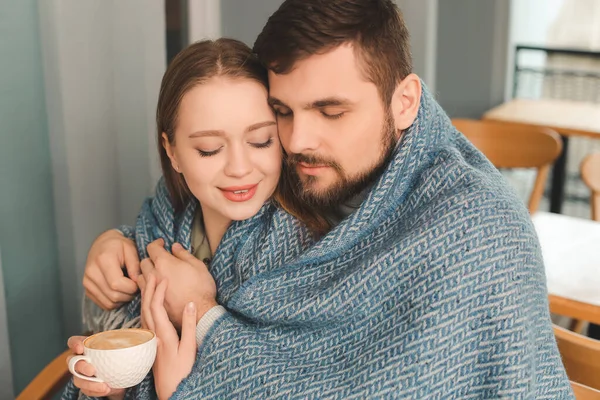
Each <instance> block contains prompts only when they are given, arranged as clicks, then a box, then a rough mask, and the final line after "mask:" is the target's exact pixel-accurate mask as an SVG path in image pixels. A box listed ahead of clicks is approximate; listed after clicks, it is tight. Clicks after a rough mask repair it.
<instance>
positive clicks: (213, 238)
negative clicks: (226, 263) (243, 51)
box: [200, 205, 231, 254]
mask: <svg viewBox="0 0 600 400" xmlns="http://www.w3.org/2000/svg"><path fill="white" fill-rule="evenodd" d="M200 207H201V208H202V220H203V222H204V233H205V234H206V238H207V239H208V244H209V245H210V252H211V253H212V254H215V252H216V251H217V247H219V243H221V239H223V235H225V232H227V228H229V225H231V220H230V219H228V218H226V217H224V216H223V215H222V214H219V213H216V212H215V211H214V210H207V209H204V208H203V207H202V205H200Z"/></svg>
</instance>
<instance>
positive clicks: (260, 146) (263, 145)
mask: <svg viewBox="0 0 600 400" xmlns="http://www.w3.org/2000/svg"><path fill="white" fill-rule="evenodd" d="M248 143H249V144H250V146H252V147H254V148H256V149H266V148H267V147H271V145H272V144H273V137H272V136H271V137H270V138H269V139H267V141H265V142H258V143H257V142H248Z"/></svg>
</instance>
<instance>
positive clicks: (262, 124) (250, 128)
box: [246, 121, 277, 133]
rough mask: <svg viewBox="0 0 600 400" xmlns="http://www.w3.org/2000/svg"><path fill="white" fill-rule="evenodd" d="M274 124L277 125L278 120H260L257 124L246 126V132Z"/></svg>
mask: <svg viewBox="0 0 600 400" xmlns="http://www.w3.org/2000/svg"><path fill="white" fill-rule="evenodd" d="M272 125H277V122H275V121H263V122H258V123H256V124H252V125H250V126H249V127H247V128H246V133H248V132H252V131H255V130H257V129H260V128H264V127H267V126H272Z"/></svg>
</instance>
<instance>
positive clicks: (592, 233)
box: [532, 212, 600, 323]
mask: <svg viewBox="0 0 600 400" xmlns="http://www.w3.org/2000/svg"><path fill="white" fill-rule="evenodd" d="M532 219H533V224H534V226H535V229H536V231H537V234H538V237H539V240H540V244H541V246H542V254H543V257H544V266H545V270H546V282H547V285H548V293H549V295H550V302H551V305H552V303H553V302H554V304H556V305H557V306H558V307H569V306H573V305H572V304H571V305H570V304H569V302H573V301H574V302H578V303H579V304H578V305H577V307H572V308H575V309H586V315H588V318H582V317H580V319H584V320H590V319H589V315H590V313H592V314H593V315H596V318H594V321H592V322H595V323H600V223H599V222H594V221H591V220H586V219H581V218H574V217H569V216H566V215H560V214H553V213H547V212H537V213H535V214H534V215H533V217H532ZM556 312H557V313H559V314H563V315H565V314H566V315H571V316H572V314H573V313H572V312H565V313H561V312H558V311H556ZM573 317H577V316H576V315H575V316H573Z"/></svg>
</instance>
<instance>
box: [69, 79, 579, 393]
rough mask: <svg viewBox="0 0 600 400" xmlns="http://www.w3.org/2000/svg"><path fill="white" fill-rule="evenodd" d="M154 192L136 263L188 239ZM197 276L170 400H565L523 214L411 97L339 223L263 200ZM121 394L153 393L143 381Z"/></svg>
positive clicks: (485, 168)
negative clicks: (185, 368)
mask: <svg viewBox="0 0 600 400" xmlns="http://www.w3.org/2000/svg"><path fill="white" fill-rule="evenodd" d="M165 196H166V192H165V190H164V187H161V186H160V185H159V188H158V194H157V196H156V197H155V198H154V199H150V200H148V201H147V202H146V203H145V205H144V208H143V210H142V212H141V215H140V218H139V220H138V223H137V227H136V229H135V235H134V236H135V239H136V241H137V244H138V247H139V252H140V255H141V256H144V255H145V246H146V245H147V244H148V243H149V242H150V241H151V240H153V239H155V238H158V237H163V238H165V240H166V242H167V244H168V245H170V244H172V243H173V241H174V240H177V241H180V242H182V243H184V244H186V245H189V243H190V225H191V220H192V217H193V213H194V211H193V210H194V208H195V205H190V206H189V207H188V209H187V210H186V211H185V213H183V215H182V216H181V217H180V218H179V219H177V220H175V219H174V218H173V212H172V208H171V206H170V204H169V202H168V200H167V201H165ZM211 273H212V274H213V276H214V278H215V281H216V283H217V289H218V299H217V300H218V301H219V303H220V304H222V305H224V306H225V307H226V308H227V310H228V311H229V313H227V314H226V315H225V316H224V317H222V318H221V319H219V320H218V321H217V322H216V323H215V325H214V326H213V328H212V329H211V331H210V332H209V333H208V335H207V337H206V338H205V340H204V343H203V345H202V346H201V348H199V349H198V354H197V358H196V363H195V366H194V368H193V370H192V373H191V374H190V375H189V377H188V378H186V379H185V380H184V381H183V382H182V383H181V385H180V386H179V387H178V389H177V392H176V393H175V394H174V396H173V398H175V399H189V398H203V399H224V398H243V399H250V398H255V399H278V398H286V399H287V398H297V399H307V398H315V399H321V398H335V399H353V398H356V399H365V398H406V399H484V398H485V399H489V398H511V399H534V398H535V399H572V398H574V397H573V394H572V392H571V389H570V385H569V381H568V379H567V376H566V374H565V371H564V368H563V366H562V363H561V360H560V356H559V353H558V350H557V347H556V342H555V339H554V335H553V332H552V327H551V323H550V318H549V312H548V303H547V293H546V287H545V275H544V268H543V263H542V257H541V251H540V248H539V244H538V240H537V237H536V235H535V231H534V228H533V226H532V223H531V221H530V217H529V214H528V212H527V210H526V209H525V207H524V205H523V204H522V202H521V201H520V200H519V199H518V198H517V197H516V195H515V194H514V192H513V191H512V190H511V189H510V188H509V187H508V186H507V184H506V183H505V181H504V180H503V178H502V176H501V175H500V174H499V172H498V171H497V170H496V169H495V168H494V167H493V166H492V165H491V164H490V163H489V162H488V161H487V160H486V159H485V158H484V156H483V155H482V154H481V153H479V152H478V151H477V150H475V148H474V147H473V146H472V145H471V144H470V143H469V142H468V141H467V140H466V139H465V138H464V136H463V135H461V134H460V133H459V132H457V131H456V130H455V129H454V128H453V126H452V125H451V122H450V120H449V119H448V117H447V116H446V115H445V113H444V112H443V110H441V108H440V107H439V105H438V104H437V103H436V102H435V100H434V99H433V98H432V96H431V95H430V94H429V93H428V92H427V90H424V91H423V96H422V104H421V107H420V110H419V114H418V117H417V119H416V121H415V123H414V124H413V126H412V127H411V128H409V129H408V130H407V131H406V132H405V133H404V135H403V137H402V139H401V141H400V143H399V144H398V146H397V148H396V150H395V153H394V156H393V160H392V162H391V164H390V165H389V167H388V168H387V170H386V171H385V173H384V174H383V176H382V177H381V178H380V179H379V180H378V182H377V183H376V184H375V186H374V188H373V190H372V191H371V193H370V194H369V195H368V197H367V198H366V200H365V201H364V202H363V204H362V205H361V207H360V208H359V209H358V210H357V211H356V212H355V213H353V214H352V215H350V216H349V217H348V218H346V219H345V220H344V221H343V222H342V223H341V224H340V225H338V226H337V227H336V228H334V229H333V230H332V231H331V232H330V233H328V234H327V235H326V236H325V237H323V238H321V239H320V240H319V241H318V242H316V243H313V241H312V239H311V236H310V235H309V234H308V233H307V232H306V231H305V229H304V228H303V227H302V226H301V225H300V224H299V223H298V222H297V221H296V220H295V219H294V218H292V217H291V216H289V215H288V214H286V213H284V212H282V211H280V210H278V209H277V208H275V207H274V206H273V205H270V204H267V205H265V207H263V209H262V210H261V211H260V212H259V214H258V215H257V216H255V217H253V218H252V219H250V220H247V221H241V222H236V223H234V224H233V225H232V227H231V228H230V229H229V230H228V232H227V233H226V235H225V237H224V238H223V240H222V242H221V244H220V246H219V248H218V250H217V252H216V254H215V257H214V259H213V262H212V263H211ZM124 310H125V309H122V310H119V311H118V312H117V313H119V312H120V313H121V314H122V315H126V318H124V320H132V319H133V318H135V317H137V316H138V315H139V301H138V300H135V301H134V302H132V303H131V304H130V305H128V307H126V312H125V311H124ZM67 393H69V391H67ZM67 393H66V397H67V398H68V395H67ZM127 396H128V397H130V398H152V397H153V396H155V394H154V392H153V390H152V381H151V379H150V378H149V379H148V380H146V381H145V382H144V383H143V384H142V385H140V386H138V387H136V388H134V389H132V390H130V391H129V392H128V395H127Z"/></svg>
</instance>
